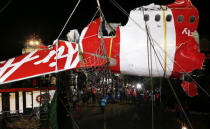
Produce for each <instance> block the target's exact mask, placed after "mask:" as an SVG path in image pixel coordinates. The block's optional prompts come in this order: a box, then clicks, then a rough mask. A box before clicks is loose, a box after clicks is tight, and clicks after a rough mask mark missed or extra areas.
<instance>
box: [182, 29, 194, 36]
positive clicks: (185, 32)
mask: <svg viewBox="0 0 210 129" xmlns="http://www.w3.org/2000/svg"><path fill="white" fill-rule="evenodd" d="M194 32H195V31H191V30H190V29H188V28H184V29H183V31H182V35H187V36H192V35H193V33H194Z"/></svg>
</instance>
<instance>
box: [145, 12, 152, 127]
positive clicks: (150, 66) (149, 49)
mask: <svg viewBox="0 0 210 129" xmlns="http://www.w3.org/2000/svg"><path fill="white" fill-rule="evenodd" d="M142 12H143V16H144V9H143V11H142ZM144 22H145V29H146V33H147V57H148V71H149V76H150V86H151V91H152V95H151V99H152V109H151V110H152V111H151V112H152V129H154V128H155V124H154V98H153V94H154V93H153V83H152V51H151V43H152V42H151V39H150V36H149V30H148V26H147V22H146V21H145V20H144Z"/></svg>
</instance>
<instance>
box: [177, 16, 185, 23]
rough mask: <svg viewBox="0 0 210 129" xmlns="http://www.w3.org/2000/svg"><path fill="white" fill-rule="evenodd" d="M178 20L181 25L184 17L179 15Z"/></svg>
mask: <svg viewBox="0 0 210 129" xmlns="http://www.w3.org/2000/svg"><path fill="white" fill-rule="evenodd" d="M177 20H178V22H179V23H181V22H183V20H184V16H183V15H179V16H178V19H177Z"/></svg>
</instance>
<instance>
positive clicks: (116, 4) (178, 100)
mask: <svg viewBox="0 0 210 129" xmlns="http://www.w3.org/2000/svg"><path fill="white" fill-rule="evenodd" d="M111 1H112V3H113V4H114V5H115V6H116V7H117V8H118V9H119V10H120V11H122V12H123V13H124V14H125V15H127V16H128V14H127V13H125V11H123V10H124V9H123V8H122V7H121V6H120V5H119V4H118V3H117V2H116V1H114V0H111ZM113 1H114V2H115V3H114V2H113ZM132 20H133V21H134V23H136V24H138V23H137V22H136V21H135V20H134V19H132ZM138 27H140V25H138ZM140 29H142V28H141V27H140ZM148 34H149V33H148ZM149 37H150V38H149V39H150V40H151V36H150V35H149ZM150 42H151V41H150ZM151 46H152V48H153V50H154V53H155V55H156V56H157V58H158V61H159V63H160V65H161V67H162V69H163V70H164V71H165V69H164V67H163V65H162V63H161V61H160V59H159V57H158V55H157V52H156V50H155V48H154V46H153V44H152V43H151ZM166 67H167V65H166ZM187 75H188V74H187ZM167 80H168V82H169V85H170V87H171V90H172V91H173V93H174V95H175V98H176V100H177V102H178V104H179V106H180V107H181V110H182V112H183V113H184V116H185V118H186V119H187V121H188V123H189V125H190V127H191V128H192V129H193V126H192V124H191V122H190V120H189V118H188V116H187V115H186V113H185V111H184V108H183V106H182V104H181V101H180V99H179V98H178V96H177V94H176V92H175V90H174V88H173V86H172V84H171V83H170V80H169V79H168V78H167Z"/></svg>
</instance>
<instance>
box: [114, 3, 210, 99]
mask: <svg viewBox="0 0 210 129" xmlns="http://www.w3.org/2000/svg"><path fill="white" fill-rule="evenodd" d="M110 1H111V3H112V4H113V5H114V6H116V7H117V8H118V9H119V10H120V11H121V12H122V13H124V14H125V15H126V16H127V17H129V14H128V13H127V12H126V11H125V9H123V8H122V7H121V6H120V5H119V4H118V3H117V2H116V1H115V0H110ZM129 19H131V20H132V21H133V22H134V23H135V24H136V25H137V27H138V28H139V29H141V30H143V31H144V29H143V28H142V27H141V26H140V25H139V24H138V22H136V21H135V20H134V19H133V18H132V17H129ZM154 42H155V43H156V41H154ZM156 45H157V46H158V47H159V48H160V49H161V50H162V51H165V50H163V48H162V47H161V46H159V44H158V43H156ZM166 56H167V58H168V59H169V60H171V61H172V60H173V59H171V57H170V56H169V55H168V54H167V53H166ZM174 63H175V64H176V65H178V66H179V68H181V69H182V71H183V72H184V73H185V74H186V75H187V76H188V77H190V78H191V79H192V80H193V82H195V83H196V85H197V86H198V87H199V88H200V89H201V90H202V91H203V92H204V93H205V94H206V95H207V96H208V97H210V94H209V93H208V92H207V91H206V90H205V89H204V88H202V87H201V86H200V84H199V83H198V82H197V81H195V79H193V78H192V77H191V75H189V73H187V72H185V70H184V69H183V68H182V66H181V65H179V64H178V63H177V62H176V61H175V60H174ZM166 66H167V65H166Z"/></svg>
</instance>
